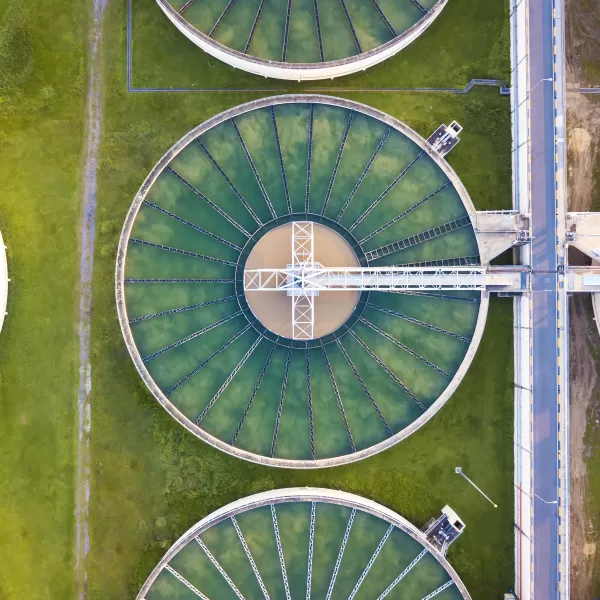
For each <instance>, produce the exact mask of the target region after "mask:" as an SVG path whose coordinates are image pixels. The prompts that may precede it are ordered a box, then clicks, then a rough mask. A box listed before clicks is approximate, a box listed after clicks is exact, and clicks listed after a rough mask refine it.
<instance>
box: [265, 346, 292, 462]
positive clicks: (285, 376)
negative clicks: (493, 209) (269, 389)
mask: <svg viewBox="0 0 600 600" xmlns="http://www.w3.org/2000/svg"><path fill="white" fill-rule="evenodd" d="M291 360H292V349H291V348H290V349H289V350H288V355H287V359H286V361H285V371H284V373H283V382H282V384H281V395H280V396H279V406H278V407H277V417H276V418H275V428H274V430H273V441H272V442H271V453H270V454H269V456H270V457H271V458H273V456H275V445H276V444H277V435H278V433H279V423H280V422H281V413H282V412H283V400H284V399H285V390H286V387H287V381H288V375H289V372H290V362H291Z"/></svg>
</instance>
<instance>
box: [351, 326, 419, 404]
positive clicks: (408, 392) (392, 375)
mask: <svg viewBox="0 0 600 600" xmlns="http://www.w3.org/2000/svg"><path fill="white" fill-rule="evenodd" d="M349 333H350V335H351V336H352V337H353V338H354V339H355V340H356V341H357V342H358V343H359V344H360V345H361V346H362V347H363V348H364V349H365V350H366V351H367V353H368V354H369V356H370V357H371V358H372V359H373V360H374V361H375V362H376V363H377V364H378V365H379V366H380V367H381V368H382V369H383V370H384V371H385V372H386V373H387V374H388V375H389V376H390V377H391V378H392V379H393V380H394V381H395V382H396V383H397V384H398V385H399V386H400V387H401V388H402V389H403V390H404V392H405V393H406V394H407V395H408V396H410V398H411V399H412V401H413V402H414V403H415V404H416V405H417V406H418V407H419V408H420V409H421V410H422V411H423V412H425V411H426V410H427V408H426V407H425V405H424V404H423V403H422V402H421V401H420V400H419V399H418V398H417V397H416V396H415V395H414V394H413V393H412V392H411V391H410V390H409V389H408V388H407V387H406V386H405V385H404V384H403V383H402V381H400V379H399V378H398V377H397V376H396V374H395V373H394V372H393V371H392V370H391V369H390V368H389V367H388V366H387V365H386V364H385V363H384V362H383V361H382V360H381V359H380V358H379V356H377V354H375V352H373V350H371V348H369V346H367V344H365V342H363V341H362V340H361V339H360V338H359V337H358V335H356V333H354V331H352V329H350V330H349Z"/></svg>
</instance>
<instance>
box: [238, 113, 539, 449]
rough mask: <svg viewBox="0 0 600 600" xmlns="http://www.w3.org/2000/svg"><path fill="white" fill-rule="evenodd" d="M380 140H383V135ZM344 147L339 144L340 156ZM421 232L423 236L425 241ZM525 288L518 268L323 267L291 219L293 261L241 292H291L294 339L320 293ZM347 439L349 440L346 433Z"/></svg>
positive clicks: (309, 334)
mask: <svg viewBox="0 0 600 600" xmlns="http://www.w3.org/2000/svg"><path fill="white" fill-rule="evenodd" d="M351 123H352V119H351V118H350V120H349V121H348V124H347V126H346V134H347V132H348V129H349V128H350V125H351ZM383 141H385V136H384V140H383ZM380 145H382V142H380ZM342 150H343V143H342V147H341V149H340V155H341V152H342ZM338 158H339V156H338ZM309 164H310V163H309ZM326 201H327V198H326ZM469 222H470V221H469V218H468V217H461V218H460V219H458V220H457V221H453V222H451V223H449V224H446V225H442V226H441V227H438V228H434V229H432V230H428V231H427V232H424V233H423V234H419V235H418V236H413V238H407V240H403V241H402V242H395V243H394V244H391V245H389V246H386V247H383V248H380V249H378V250H375V251H372V252H371V253H370V254H367V258H368V259H370V260H372V259H373V258H379V257H380V256H384V255H387V254H390V253H392V252H396V251H399V250H401V249H404V248H405V247H408V246H410V245H414V244H418V243H420V242H421V241H423V240H424V239H430V238H431V237H435V236H437V235H443V234H444V233H447V232H449V231H454V230H456V229H458V228H460V227H464V226H465V225H466V224H468V223H469ZM421 236H424V238H423V240H422V239H421ZM400 244H402V246H400ZM375 255H376V256H375ZM528 287H529V274H528V272H527V270H526V269H523V268H522V267H519V266H516V267H513V266H509V267H490V266H487V267H486V266H476V265H473V266H448V265H431V266H423V265H419V266H409V265H402V266H388V267H324V266H323V265H321V264H320V263H318V262H316V261H315V257H314V227H313V223H312V222H311V221H295V222H293V223H292V247H291V263H290V264H288V266H287V267H286V268H285V269H246V270H245V271H244V291H246V292H277V291H279V292H286V294H287V295H288V296H290V299H291V302H292V337H293V339H295V340H311V339H313V338H314V324H315V297H316V296H318V295H319V294H320V293H321V292H327V291H388V292H406V293H408V292H409V291H419V290H420V291H427V290H475V291H482V292H483V291H488V292H490V291H495V292H503V293H521V292H525V291H527V290H528ZM442 373H443V371H442ZM444 374H445V373H444ZM347 430H348V428H347ZM348 437H349V438H350V440H351V441H352V437H351V435H350V433H349V431H348Z"/></svg>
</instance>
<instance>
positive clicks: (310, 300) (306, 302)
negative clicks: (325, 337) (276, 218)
mask: <svg viewBox="0 0 600 600" xmlns="http://www.w3.org/2000/svg"><path fill="white" fill-rule="evenodd" d="M314 249H315V237H314V227H313V223H312V221H296V222H293V223H292V264H291V265H288V269H287V270H286V271H287V272H286V279H287V283H288V284H289V285H287V286H286V287H285V288H278V287H275V288H271V289H286V290H287V295H288V296H291V297H292V337H293V339H295V340H312V339H313V338H314V331H315V300H314V298H315V296H318V295H319V292H318V291H315V290H309V289H307V288H306V287H305V286H303V285H301V283H300V284H298V283H297V282H301V281H302V279H303V277H304V272H305V270H307V271H312V270H313V269H314V268H316V267H321V265H319V264H318V263H315V262H314V260H315V253H314ZM298 275H300V278H298Z"/></svg>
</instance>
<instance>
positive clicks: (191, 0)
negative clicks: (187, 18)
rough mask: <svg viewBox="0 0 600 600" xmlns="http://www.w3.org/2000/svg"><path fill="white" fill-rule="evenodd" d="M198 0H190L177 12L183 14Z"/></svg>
mask: <svg viewBox="0 0 600 600" xmlns="http://www.w3.org/2000/svg"><path fill="white" fill-rule="evenodd" d="M195 1H196V0H188V1H187V2H186V3H185V4H184V5H183V6H182V7H181V8H180V9H179V10H178V11H177V14H179V15H182V14H183V13H184V12H185V11H186V10H187V9H188V8H189V7H190V6H191V5H192V4H194V2H195Z"/></svg>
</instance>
